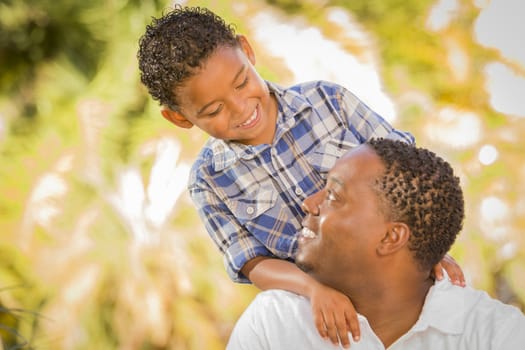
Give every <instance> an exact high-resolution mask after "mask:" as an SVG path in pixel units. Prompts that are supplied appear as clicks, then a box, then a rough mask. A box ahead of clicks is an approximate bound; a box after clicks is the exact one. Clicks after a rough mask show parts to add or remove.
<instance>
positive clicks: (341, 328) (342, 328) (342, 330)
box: [334, 315, 350, 348]
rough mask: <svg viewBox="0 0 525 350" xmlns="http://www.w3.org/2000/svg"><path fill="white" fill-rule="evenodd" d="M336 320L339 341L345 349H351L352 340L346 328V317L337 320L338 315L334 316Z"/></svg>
mask: <svg viewBox="0 0 525 350" xmlns="http://www.w3.org/2000/svg"><path fill="white" fill-rule="evenodd" d="M334 317H336V318H335V326H336V327H337V334H339V340H340V341H341V345H342V346H343V347H344V348H349V347H350V339H348V329H347V326H346V319H345V317H344V315H342V317H339V318H337V315H334Z"/></svg>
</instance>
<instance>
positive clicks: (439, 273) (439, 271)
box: [434, 263, 443, 281]
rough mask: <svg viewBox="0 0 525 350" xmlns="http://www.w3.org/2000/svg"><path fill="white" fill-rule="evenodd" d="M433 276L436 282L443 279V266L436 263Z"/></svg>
mask: <svg viewBox="0 0 525 350" xmlns="http://www.w3.org/2000/svg"><path fill="white" fill-rule="evenodd" d="M434 276H435V277H436V280H438V281H441V280H442V279H443V266H442V265H441V263H438V264H437V265H436V266H434Z"/></svg>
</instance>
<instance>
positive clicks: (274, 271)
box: [241, 256, 360, 348]
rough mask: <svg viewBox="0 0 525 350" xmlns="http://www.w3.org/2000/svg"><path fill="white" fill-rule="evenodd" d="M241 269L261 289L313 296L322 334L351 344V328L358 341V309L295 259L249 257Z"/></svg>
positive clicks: (316, 321) (315, 315)
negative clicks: (320, 281) (349, 333)
mask: <svg viewBox="0 0 525 350" xmlns="http://www.w3.org/2000/svg"><path fill="white" fill-rule="evenodd" d="M241 272H242V273H243V274H244V275H245V276H246V277H248V279H249V280H250V281H251V282H252V283H253V284H254V285H256V286H257V287H258V288H259V289H261V290H267V289H284V290H287V291H290V292H293V293H296V294H299V295H303V296H305V297H307V298H308V299H310V303H311V305H312V311H313V318H314V321H315V325H316V327H317V330H318V331H319V334H320V335H321V337H323V338H329V339H330V340H331V341H332V342H333V343H334V344H338V343H339V340H340V341H341V344H342V345H343V346H344V347H345V348H346V347H348V346H350V341H349V339H348V332H351V333H352V337H353V338H354V340H355V341H357V340H358V339H359V336H360V330H359V322H358V320H357V313H356V311H355V309H354V306H353V305H352V303H351V301H350V299H349V298H348V297H347V296H346V295H344V294H343V293H341V292H339V291H337V290H335V289H333V288H330V287H328V286H325V285H323V284H321V283H319V282H318V281H317V280H315V279H314V278H312V277H311V276H310V275H308V274H307V273H305V272H304V271H302V270H301V269H299V268H298V267H297V266H296V265H295V264H294V263H291V262H289V261H286V260H280V259H275V258H269V257H261V256H260V257H256V258H254V259H251V260H249V261H248V262H247V263H246V264H245V265H244V266H243V268H242V269H241Z"/></svg>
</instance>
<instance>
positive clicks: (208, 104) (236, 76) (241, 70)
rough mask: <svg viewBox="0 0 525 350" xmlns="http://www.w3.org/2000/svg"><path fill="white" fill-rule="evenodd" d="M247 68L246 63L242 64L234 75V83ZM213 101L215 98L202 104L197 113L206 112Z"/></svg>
mask: <svg viewBox="0 0 525 350" xmlns="http://www.w3.org/2000/svg"><path fill="white" fill-rule="evenodd" d="M245 68H246V65H245V64H243V65H242V66H241V69H239V71H238V72H237V73H236V74H235V76H234V77H233V80H232V84H234V83H235V81H237V78H239V75H241V73H242V72H244V69H245ZM213 103H215V100H213V101H210V102H208V103H206V104H205V105H204V106H202V107H201V108H200V109H199V110H198V111H197V115H200V114H201V113H202V112H204V110H205V109H206V108H208V106H210V105H212V104H213Z"/></svg>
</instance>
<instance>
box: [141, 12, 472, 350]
mask: <svg viewBox="0 0 525 350" xmlns="http://www.w3.org/2000/svg"><path fill="white" fill-rule="evenodd" d="M138 59H139V67H140V70H141V79H142V82H143V83H144V84H145V85H146V86H147V87H148V90H149V92H150V94H151V95H152V97H153V98H154V99H156V100H158V101H159V102H160V104H161V105H162V106H163V107H162V110H161V113H162V115H163V117H164V118H166V119H167V120H168V121H170V122H171V123H173V124H175V125H176V126H179V127H182V128H191V127H192V126H194V125H195V126H197V127H198V128H200V129H202V130H203V131H205V132H206V133H208V134H209V135H210V138H209V140H208V142H207V143H206V145H205V146H204V148H203V149H202V151H201V152H200V155H199V156H198V158H197V160H196V161H195V163H194V165H193V167H192V171H191V175H190V180H189V191H190V195H191V197H192V199H193V201H194V203H195V205H196V207H197V210H198V212H199V215H200V216H201V218H202V219H203V221H204V223H205V226H206V229H207V231H208V233H209V234H210V236H211V237H212V239H213V240H214V242H215V243H216V245H217V246H218V247H219V249H220V250H221V252H223V253H224V258H225V265H226V269H227V272H228V274H229V276H230V277H231V278H232V280H233V281H235V282H244V283H246V282H252V283H253V284H255V285H256V286H257V287H259V288H260V289H263V290H265V289H270V288H277V289H286V290H289V291H291V292H295V293H297V294H301V295H304V296H306V297H308V298H309V299H310V301H311V304H312V308H313V314H314V319H315V323H316V327H317V329H318V330H319V333H320V335H321V336H323V337H325V338H326V337H329V338H330V340H332V342H334V343H337V342H338V339H340V341H341V344H342V345H343V346H348V345H349V339H348V334H347V332H348V331H351V333H352V335H353V337H354V339H358V338H359V329H358V322H357V316H356V313H355V310H354V308H353V306H352V304H351V302H350V300H349V299H348V297H346V296H345V295H343V294H342V293H340V292H338V291H336V290H334V289H332V288H329V287H327V286H324V285H322V284H320V283H319V282H317V281H315V280H314V279H313V278H311V277H310V276H308V275H307V274H305V273H304V272H302V271H301V270H300V269H298V268H297V267H296V266H295V264H294V263H293V261H294V254H295V251H296V248H297V242H296V233H297V232H298V231H299V230H300V229H301V227H302V225H301V221H302V219H303V217H304V215H305V214H304V211H303V208H302V207H301V204H302V202H303V200H304V199H305V198H306V197H308V196H309V195H311V194H313V193H315V192H317V191H319V190H320V189H322V188H323V186H324V184H325V180H326V179H325V177H326V174H327V172H328V170H329V169H330V168H331V167H332V166H333V164H334V163H335V161H336V160H337V159H338V158H339V156H340V155H342V154H343V153H345V151H346V150H348V149H350V148H353V147H355V146H357V145H359V144H361V143H363V142H365V141H366V140H368V139H370V138H372V137H387V138H392V139H398V140H402V141H405V142H409V143H412V142H413V137H412V136H411V135H410V134H408V133H404V132H400V131H397V130H395V129H393V128H392V127H391V126H390V125H389V124H388V123H387V122H386V121H384V120H383V119H382V118H381V117H380V116H379V115H377V114H376V113H374V112H373V111H372V110H370V109H369V108H368V107H367V106H366V105H364V104H363V103H362V102H361V101H360V100H359V99H358V98H357V97H355V96H354V95H353V94H351V93H350V92H349V91H347V90H346V89H344V88H343V87H341V86H338V85H336V84H332V83H328V82H324V81H317V82H310V83H304V84H299V85H296V86H293V87H290V88H281V87H279V86H277V85H275V84H273V83H270V82H267V81H264V80H263V79H262V78H261V77H260V76H259V75H258V74H257V72H256V70H255V68H254V64H255V55H254V52H253V50H252V48H251V46H250V44H249V43H248V40H247V39H246V37H244V36H242V35H236V34H235V32H234V29H233V27H232V26H231V25H227V24H226V23H225V22H224V20H222V19H221V18H220V17H218V16H217V15H215V14H214V13H212V12H211V11H209V10H207V9H204V8H191V7H180V6H177V7H175V8H174V10H173V11H171V12H169V13H167V14H166V15H164V16H163V17H161V18H159V19H154V20H153V23H152V24H151V25H150V26H148V27H147V29H146V33H145V34H144V36H143V37H142V38H141V40H140V49H139V53H138ZM454 269H455V270H457V265H456V266H453V267H452V268H451V270H450V269H447V270H450V271H449V275H452V276H458V275H459V276H460V279H461V278H462V276H461V275H460V273H461V271H459V273H455V272H454V271H453V270H454ZM440 272H441V271H439V273H440ZM438 277H439V276H438Z"/></svg>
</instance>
